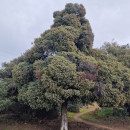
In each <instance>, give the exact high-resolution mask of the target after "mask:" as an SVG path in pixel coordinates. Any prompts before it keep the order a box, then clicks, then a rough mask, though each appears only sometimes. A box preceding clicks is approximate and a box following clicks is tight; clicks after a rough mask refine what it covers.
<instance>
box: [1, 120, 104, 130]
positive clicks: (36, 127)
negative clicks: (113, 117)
mask: <svg viewBox="0 0 130 130" xmlns="http://www.w3.org/2000/svg"><path fill="white" fill-rule="evenodd" d="M0 130H60V119H59V118H58V119H53V120H42V121H39V122H32V123H23V122H13V123H12V122H11V124H8V123H7V122H6V123H4V122H0ZM69 130H103V129H97V128H95V127H92V126H90V125H86V124H84V123H80V122H69Z"/></svg>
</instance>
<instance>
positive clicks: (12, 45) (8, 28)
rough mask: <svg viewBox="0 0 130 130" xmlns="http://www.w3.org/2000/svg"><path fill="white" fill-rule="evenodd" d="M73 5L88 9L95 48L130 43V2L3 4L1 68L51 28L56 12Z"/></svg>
mask: <svg viewBox="0 0 130 130" xmlns="http://www.w3.org/2000/svg"><path fill="white" fill-rule="evenodd" d="M70 2H72V3H81V4H83V5H84V6H85V8H86V11H87V14H86V18H87V19H89V21H90V24H91V26H92V29H93V32H94V34H95V41H94V47H100V46H101V45H102V44H103V43H104V42H105V41H111V40H112V39H113V38H114V39H115V41H117V42H118V43H119V44H126V43H129V42H130V37H129V34H130V29H129V25H130V13H129V12H130V8H129V5H130V1H129V0H125V1H124V0H115V1H113V0H109V1H105V0H100V1H99V0H64V1H61V0H47V1H43V0H35V1H34V0H1V4H0V64H1V63H2V62H4V61H7V62H8V61H10V60H12V59H13V58H15V57H18V56H20V55H21V54H22V53H24V52H25V50H27V49H29V48H31V42H33V41H34V38H37V37H39V36H40V34H41V33H42V32H44V31H45V30H47V29H49V28H50V26H51V24H52V23H53V12H54V11H56V10H62V9H64V6H65V4H66V3H70Z"/></svg>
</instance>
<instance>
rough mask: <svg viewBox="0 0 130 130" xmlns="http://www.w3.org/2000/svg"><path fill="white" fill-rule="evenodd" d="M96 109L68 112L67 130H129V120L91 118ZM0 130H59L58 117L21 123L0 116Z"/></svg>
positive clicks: (84, 108) (85, 108)
mask: <svg viewBox="0 0 130 130" xmlns="http://www.w3.org/2000/svg"><path fill="white" fill-rule="evenodd" d="M97 108H98V109H100V108H99V106H98V105H97V104H96V103H94V104H93V105H91V106H90V105H89V106H88V107H82V108H81V109H80V112H79V113H72V112H68V118H69V130H130V120H124V119H116V120H115V119H113V120H108V119H107V118H105V119H96V118H93V116H92V112H93V111H94V110H95V109H97ZM88 115H89V116H88ZM0 130H60V117H59V118H57V119H50V120H49V119H44V120H39V121H37V122H36V121H33V122H25V121H24V122H22V121H17V120H15V119H13V118H12V116H9V115H0Z"/></svg>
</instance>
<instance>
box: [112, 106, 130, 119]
mask: <svg viewBox="0 0 130 130" xmlns="http://www.w3.org/2000/svg"><path fill="white" fill-rule="evenodd" d="M113 116H119V117H124V116H128V113H127V111H126V109H123V108H114V109H113Z"/></svg>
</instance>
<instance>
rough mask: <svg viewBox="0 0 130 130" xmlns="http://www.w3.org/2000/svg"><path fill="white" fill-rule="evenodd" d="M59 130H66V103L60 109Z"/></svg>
mask: <svg viewBox="0 0 130 130" xmlns="http://www.w3.org/2000/svg"><path fill="white" fill-rule="evenodd" d="M60 130H68V118H67V102H65V103H63V104H62V107H61V129H60Z"/></svg>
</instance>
